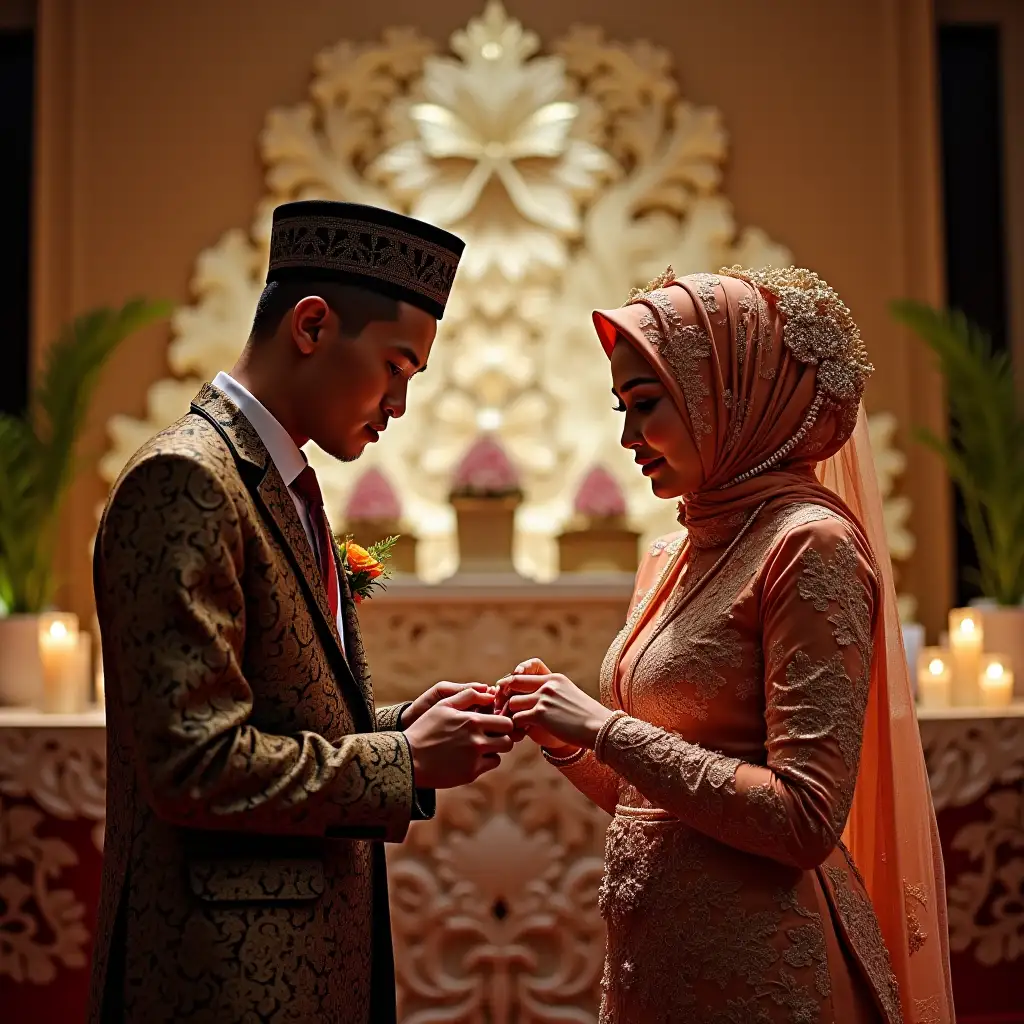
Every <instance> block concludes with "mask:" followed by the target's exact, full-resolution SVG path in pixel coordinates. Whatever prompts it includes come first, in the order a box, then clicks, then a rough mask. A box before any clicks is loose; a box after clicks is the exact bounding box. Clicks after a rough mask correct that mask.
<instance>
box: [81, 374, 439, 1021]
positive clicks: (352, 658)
mask: <svg viewBox="0 0 1024 1024" xmlns="http://www.w3.org/2000/svg"><path fill="white" fill-rule="evenodd" d="M339 575H340V578H341V581H342V601H343V607H344V615H343V618H344V623H345V637H344V648H343V647H342V644H341V638H340V637H339V636H338V631H337V625H336V622H335V620H334V619H333V617H332V616H331V613H330V610H329V606H328V602H327V595H326V591H325V588H324V586H323V583H322V581H321V578H320V574H319V571H318V568H317V563H316V560H315V556H314V554H313V551H312V550H311V549H310V546H309V543H308V541H307V539H306V535H305V533H304V532H303V528H302V524H301V522H300V521H299V518H298V515H297V514H296V511H295V506H294V504H293V502H292V499H291V496H290V495H289V493H288V490H287V488H286V486H285V483H284V481H283V480H282V478H281V475H280V474H279V473H278V471H277V469H276V468H275V466H274V464H273V462H272V461H271V459H270V457H269V455H268V453H267V450H266V448H265V447H264V445H263V443H262V442H261V440H260V438H259V436H258V435H257V433H256V431H255V430H254V429H253V427H252V426H251V425H250V424H249V422H248V421H247V420H246V419H245V417H244V416H243V415H242V414H241V413H240V412H239V410H238V409H237V408H236V407H235V406H234V405H233V404H232V403H231V402H230V401H229V400H228V399H227V397H226V396H225V395H223V394H222V393H221V392H220V391H219V390H217V389H216V388H214V387H212V386H211V385H206V386H205V387H204V388H203V390H202V391H201V392H200V393H199V395H198V396H197V397H196V399H195V401H194V402H193V403H192V408H191V411H190V412H189V414H188V415H186V416H185V417H183V418H182V419H181V420H179V421H178V422H177V423H176V424H174V425H173V426H171V427H169V428H168V429H167V430H165V431H164V432H163V433H161V434H159V435H158V436H157V437H155V438H154V439H153V440H151V441H150V442H148V443H147V444H146V445H145V446H144V447H143V448H142V449H141V450H140V451H139V452H138V453H137V454H136V455H135V457H134V458H133V459H132V461H131V463H130V464H129V465H128V467H127V468H126V469H125V471H124V473H123V474H122V476H121V478H120V480H119V481H118V483H117V484H116V486H115V488H114V491H113V493H112V495H111V498H110V501H109V504H108V506H107V509H106V511H105V513H104V516H103V519H102V522H101V525H100V530H99V534H98V537H97V541H96V551H95V559H94V583H95V590H96V600H97V606H98V613H99V621H100V628H101V632H102V639H103V665H104V672H105V679H106V700H107V737H108V739H107V747H108V780H107V831H106V845H105V850H104V862H103V887H102V896H101V901H100V909H99V920H98V924H97V934H96V947H95V953H94V957H93V975H92V991H91V998H90V1007H89V1014H88V1021H89V1022H90V1024H98V1022H100V1021H103V1022H107V1021H111V1022H126V1024H128V1022H130V1024H163V1022H166V1024H172V1022H183V1021H188V1022H196V1024H198V1022H208V1024H228V1022H241V1021H247V1022H253V1024H256V1022H261V1024H262V1022H268V1024H269V1022H274V1024H277V1022H284V1021H332V1022H353V1024H355V1022H359V1024H367V1022H370V1021H372V1022H373V1024H378V1022H386V1021H389V1020H394V1018H395V1002H394V999H395V989H394V970H393V963H392V953H391V937H390V927H389V918H388V897H387V880H386V876H385V863H384V855H383V847H382V845H381V842H380V841H381V840H387V841H392V842H397V841H400V840H401V839H402V838H403V837H404V835H405V833H406V830H407V828H408V825H409V822H410V819H412V818H417V817H425V816H429V815H430V814H432V813H433V806H432V805H433V794H432V793H429V792H424V791H419V792H417V790H416V789H415V785H414V779H413V768H412V761H411V756H410V751H409V746H408V743H407V742H406V740H405V738H404V737H403V736H402V734H401V732H400V718H401V711H402V707H401V706H399V707H393V708H383V709H380V710H375V708H374V702H373V692H372V689H371V685H370V676H369V673H368V671H367V667H366V662H365V658H364V654H363V647H362V642H361V640H360V636H359V625H358V622H357V618H356V611H355V605H354V602H353V600H352V597H351V594H350V592H349V590H348V587H347V583H346V577H345V574H344V572H342V571H341V570H340V567H339ZM346 653H347V657H346Z"/></svg>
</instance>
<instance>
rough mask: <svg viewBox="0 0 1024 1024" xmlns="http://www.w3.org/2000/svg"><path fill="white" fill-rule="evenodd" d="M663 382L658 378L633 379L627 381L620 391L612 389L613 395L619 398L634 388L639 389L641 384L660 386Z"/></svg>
mask: <svg viewBox="0 0 1024 1024" xmlns="http://www.w3.org/2000/svg"><path fill="white" fill-rule="evenodd" d="M660 383H661V381H660V380H658V378H657V377H632V378H630V379H629V380H627V381H626V383H625V384H623V385H622V387H621V388H619V390H618V391H616V390H615V388H612V394H613V395H614V396H615V397H616V398H618V397H619V394H620V393H621V394H623V395H624V394H625V393H626V392H627V391H632V390H633V388H635V387H639V386H640V385H641V384H660Z"/></svg>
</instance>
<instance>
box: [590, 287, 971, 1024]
mask: <svg viewBox="0 0 1024 1024" xmlns="http://www.w3.org/2000/svg"><path fill="white" fill-rule="evenodd" d="M594 325H595V327H596V329H597V333H598V336H599V337H600V339H601V343H602V345H603V347H604V349H605V352H606V354H607V355H609V357H610V355H611V351H612V348H613V347H614V345H615V342H616V340H617V338H618V337H620V336H621V337H623V338H625V339H626V340H627V341H628V342H629V343H631V344H632V345H634V346H635V347H636V348H637V349H638V350H639V351H640V352H641V353H642V354H643V355H644V356H645V357H646V359H647V360H648V362H650V364H651V366H652V367H653V368H654V370H655V371H656V373H657V375H658V377H659V379H660V380H661V381H662V383H663V384H664V386H665V387H666V389H667V390H668V392H669V394H670V395H671V396H672V398H673V400H674V402H675V404H676V405H677V406H678V408H679V410H680V412H681V414H682V418H683V421H684V423H685V424H686V427H687V429H688V430H689V432H690V434H691V437H692V438H693V440H694V442H695V444H696V445H697V448H698V451H699V453H700V458H701V464H702V468H703V475H704V483H703V485H702V486H701V487H700V489H699V490H698V491H697V492H695V493H694V494H688V495H684V497H683V500H682V502H681V503H680V513H681V514H680V521H681V522H682V523H683V525H684V526H685V527H686V528H687V545H688V546H694V547H717V546H719V545H722V544H725V543H728V541H729V540H731V539H732V537H733V536H734V535H735V534H736V533H737V532H738V531H739V530H740V529H741V528H742V526H743V524H744V523H745V522H746V521H747V518H748V517H749V516H750V514H751V513H752V512H753V511H754V509H755V508H757V506H758V505H760V504H761V503H762V502H765V501H767V502H770V503H778V502H787V503H788V502H795V501H804V502H814V503H815V504H818V505H823V506H825V507H827V508H829V509H831V510H832V511H834V512H835V513H836V514H838V515H840V516H842V517H843V518H844V519H846V520H847V521H848V522H850V524H851V525H852V526H853V527H854V528H855V529H856V530H858V531H859V532H860V533H861V534H862V537H863V539H864V540H865V541H866V543H867V545H868V547H869V548H870V549H871V550H872V551H873V552H874V554H875V558H876V564H877V567H878V577H879V583H880V590H881V607H880V608H879V609H878V613H877V614H876V617H875V626H874V654H873V659H872V665H871V689H870V695H869V698H868V707H867V712H866V715H865V723H864V740H863V747H862V751H861V761H860V768H859V772H858V776H857V787H856V790H855V793H854V800H853V806H852V808H851V811H850V817H849V820H848V823H847V826H846V831H845V833H844V840H845V842H846V845H847V846H848V847H849V849H850V852H851V853H852V855H853V859H854V862H855V863H856V864H857V866H858V868H859V869H860V871H861V873H862V874H863V876H864V881H865V885H866V887H867V890H868V893H869V894H870V896H871V900H872V903H873V904H874V907H875V912H876V914H877V916H878V920H879V924H880V925H881V929H882V934H883V936H884V938H885V941H886V945H887V947H888V949H889V955H890V957H891V959H892V966H893V971H894V973H895V975H896V978H897V980H898V981H899V985H900V998H901V1002H902V1005H903V1018H904V1020H905V1021H907V1022H908V1024H910V1022H913V1024H939V1022H946V1021H953V1020H954V1019H955V1018H954V1014H953V995H952V987H951V984H950V975H949V941H948V930H947V923H946V892H945V881H944V872H943V864H942V853H941V849H940V846H939V837H938V829H937V827H936V824H935V810H934V807H933V805H932V799H931V791H930V787H929V783H928V774H927V771H926V768H925V763H924V755H923V752H922V749H921V738H920V733H919V732H918V726H917V716H916V714H915V712H914V704H913V699H912V695H911V688H910V677H909V672H908V669H907V662H906V656H905V654H904V651H903V639H902V633H901V630H900V623H899V617H898V614H897V609H896V592H895V588H894V586H893V578H892V566H891V562H890V559H889V554H888V546H887V543H886V539H885V525H884V519H883V516H882V502H881V497H880V495H879V491H878V484H877V481H876V479H875V472H874V463H873V462H872V458H871V451H870V447H869V443H868V433H867V426H866V421H865V419H864V415H863V410H862V407H861V396H862V394H863V391H864V385H865V383H866V382H867V379H868V376H869V375H870V374H871V372H872V370H873V367H872V366H871V364H870V363H869V362H868V359H867V354H866V351H865V348H864V345H863V342H862V340H861V337H860V332H859V331H858V329H857V326H856V324H855V323H854V321H853V318H852V317H851V315H850V311H849V310H848V309H847V307H846V306H845V304H844V303H843V301H842V300H841V299H840V298H839V296H838V295H837V294H836V292H835V291H834V290H833V289H832V288H830V287H829V286H828V285H827V284H826V283H825V282H824V281H822V280H820V279H819V278H818V277H817V275H816V274H814V273H812V272H810V271H807V270H800V269H796V268H789V269H786V270H774V269H772V268H766V269H764V270H758V271H749V270H741V269H740V268H739V267H733V268H731V269H728V270H722V271H720V272H719V274H718V275H712V274H692V275H687V276H685V277H676V275H675V274H674V273H673V272H672V269H671V267H670V268H669V270H668V271H667V272H666V273H665V274H664V275H662V276H661V277H660V278H657V279H656V280H654V281H652V282H651V283H650V284H649V285H648V286H647V287H646V288H644V289H638V290H637V291H635V292H634V293H633V294H632V295H631V296H630V298H629V300H628V301H627V303H626V305H625V306H623V307H622V308H620V309H616V310H599V311H596V312H595V313H594ZM683 557H685V552H684V556H683Z"/></svg>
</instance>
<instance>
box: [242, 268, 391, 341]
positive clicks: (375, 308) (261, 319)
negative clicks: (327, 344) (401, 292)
mask: <svg viewBox="0 0 1024 1024" xmlns="http://www.w3.org/2000/svg"><path fill="white" fill-rule="evenodd" d="M309 295H319V296H320V298H322V299H323V300H324V302H326V303H327V305H328V306H329V307H330V309H331V311H332V312H333V313H334V315H335V316H336V317H337V318H338V321H339V323H340V324H341V333H342V334H343V335H344V336H345V337H348V338H357V337H358V336H359V335H360V334H362V333H363V331H364V330H365V329H366V327H367V325H368V324H371V323H374V322H375V321H379V320H384V321H390V322H394V321H396V320H397V319H398V300H397V299H392V298H390V297H389V296H387V295H381V294H380V293H379V292H373V291H370V290H369V289H368V288H360V287H359V286H358V285H350V284H339V283H338V282H337V281H330V280H325V279H319V280H318V279H317V278H315V277H311V278H309V279H308V280H306V279H303V280H291V281H271V282H270V284H268V285H267V286H266V287H265V288H264V289H263V293H262V294H261V295H260V299H259V302H258V303H257V304H256V315H255V316H254V317H253V321H252V330H251V331H250V332H249V337H250V338H251V339H252V340H253V341H262V340H263V339H265V338H270V337H272V336H273V334H274V332H275V331H276V330H277V328H278V327H279V326H280V324H281V321H282V320H283V319H284V318H285V316H286V315H287V314H288V313H289V312H290V311H291V310H292V309H294V308H295V306H296V305H297V304H298V303H299V302H301V301H302V300H303V299H304V298H306V297H307V296H309Z"/></svg>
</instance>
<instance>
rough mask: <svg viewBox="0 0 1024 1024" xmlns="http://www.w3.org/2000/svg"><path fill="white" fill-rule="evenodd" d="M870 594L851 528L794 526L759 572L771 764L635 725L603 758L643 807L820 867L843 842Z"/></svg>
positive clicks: (617, 731) (619, 725)
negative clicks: (749, 760) (644, 801)
mask: <svg viewBox="0 0 1024 1024" xmlns="http://www.w3.org/2000/svg"><path fill="white" fill-rule="evenodd" d="M877 595H878V585H877V580H876V576H875V572H874V568H873V562H872V561H871V558H870V555H869V554H868V553H867V552H866V551H864V550H862V549H860V548H859V547H858V543H857V540H856V538H855V536H854V534H853V531H852V529H851V528H850V527H849V526H848V524H846V523H844V522H842V521H840V520H837V519H831V518H829V519H824V520H820V521H818V522H815V523H810V524H807V525H805V526H801V527H796V528H794V529H793V530H791V531H790V532H789V533H787V534H786V535H785V536H784V537H783V538H782V539H781V541H780V542H779V543H778V544H777V545H776V546H775V548H774V550H773V551H772V553H771V554H770V555H769V558H768V561H767V563H766V566H765V569H764V571H763V576H762V593H761V616H762V620H761V622H762V630H763V646H764V650H765V654H766V662H767V665H766V672H765V680H764V687H765V721H766V732H767V740H766V745H765V746H766V764H765V765H755V764H749V763H746V762H743V761H739V760H737V759H736V758H731V757H726V756H724V755H722V754H720V753H716V752H715V751H712V750H707V749H705V748H703V747H700V746H697V745H695V744H693V743H688V742H687V741H686V740H685V739H684V738H683V737H681V736H679V735H677V734H675V733H671V732H668V731H666V730H664V729H660V728H657V727H655V726H653V725H649V724H648V723H646V722H641V721H638V720H637V719H634V718H623V719H620V720H619V721H618V722H616V723H615V724H614V725H613V726H612V727H611V729H610V730H609V733H608V736H607V740H606V742H605V744H604V748H603V750H602V756H603V757H604V759H605V760H606V761H607V763H608V765H609V766H610V767H611V768H612V769H614V770H615V771H616V772H618V774H619V775H621V776H622V777H623V778H625V779H627V780H628V781H629V782H630V783H632V784H633V785H634V786H636V788H637V789H638V790H639V791H640V792H641V793H643V795H644V796H645V797H647V799H648V800H650V801H652V803H654V804H655V805H656V806H658V807H661V808H663V809H664V810H666V811H668V812H669V813H670V814H672V815H675V816H676V817H678V818H679V819H680V820H682V821H685V822H686V823H687V824H689V825H691V826H692V827H694V828H697V829H699V830H700V831H702V832H704V833H706V834H707V835H710V836H712V837H714V838H716V839H719V840H721V841H722V842H725V843H728V844H730V845H732V846H734V847H738V848H739V849H742V850H746V851H748V852H750V853H756V854H760V855H761V856H765V857H771V858H772V859H774V860H777V861H780V862H782V863H784V864H788V865H795V866H798V867H801V868H812V867H816V866H817V865H819V864H821V863H822V862H823V861H824V860H825V858H826V857H827V856H828V855H829V853H830V852H831V851H832V850H833V849H834V847H835V846H836V844H837V842H838V841H839V838H840V836H841V835H842V832H843V828H844V827H845V824H846V818H847V815H848V814H849V810H850V805H851V802H852V800H853V790H854V786H855V784H856V780H857V768H858V763H859V759H860V748H861V737H862V732H863V727H864V714H865V710H866V707H867V697H868V689H869V686H870V675H871V650H872V639H871V638H872V625H873V621H874V610H875V606H876V603H877ZM684 614H685V613H684Z"/></svg>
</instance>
